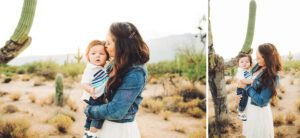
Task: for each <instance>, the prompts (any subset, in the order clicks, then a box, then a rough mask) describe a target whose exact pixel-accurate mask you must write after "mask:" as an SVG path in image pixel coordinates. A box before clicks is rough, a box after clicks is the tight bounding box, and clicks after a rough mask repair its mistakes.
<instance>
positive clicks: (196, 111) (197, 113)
mask: <svg viewBox="0 0 300 138" xmlns="http://www.w3.org/2000/svg"><path fill="white" fill-rule="evenodd" d="M187 113H188V114H190V115H191V116H193V117H196V118H201V117H204V116H205V112H203V111H202V110H201V109H199V108H198V107H194V108H190V109H188V111H187Z"/></svg>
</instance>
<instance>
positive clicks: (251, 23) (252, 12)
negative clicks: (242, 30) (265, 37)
mask: <svg viewBox="0 0 300 138" xmlns="http://www.w3.org/2000/svg"><path fill="white" fill-rule="evenodd" d="M255 17H256V2H255V0H251V1H250V4H249V17H248V27H247V34H246V38H245V41H244V44H243V48H242V50H241V52H243V53H247V54H250V53H251V52H252V49H251V45H252V42H253V36H254V29H255Z"/></svg>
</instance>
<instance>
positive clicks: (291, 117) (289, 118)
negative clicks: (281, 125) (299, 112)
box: [285, 112, 296, 124]
mask: <svg viewBox="0 0 300 138" xmlns="http://www.w3.org/2000/svg"><path fill="white" fill-rule="evenodd" d="M285 121H286V123H287V124H293V123H294V121H296V116H295V114H294V113H293V112H288V113H286V115H285Z"/></svg>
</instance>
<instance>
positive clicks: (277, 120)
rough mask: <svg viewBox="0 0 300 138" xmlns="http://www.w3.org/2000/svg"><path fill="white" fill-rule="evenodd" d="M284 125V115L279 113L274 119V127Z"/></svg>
mask: <svg viewBox="0 0 300 138" xmlns="http://www.w3.org/2000/svg"><path fill="white" fill-rule="evenodd" d="M283 123H284V118H283V115H282V113H278V114H276V115H275V117H274V125H275V126H281V125H282V124H283Z"/></svg>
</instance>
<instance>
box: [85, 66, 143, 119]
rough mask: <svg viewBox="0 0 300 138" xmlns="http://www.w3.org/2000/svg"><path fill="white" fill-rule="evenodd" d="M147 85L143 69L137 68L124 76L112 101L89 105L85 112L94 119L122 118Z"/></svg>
mask: <svg viewBox="0 0 300 138" xmlns="http://www.w3.org/2000/svg"><path fill="white" fill-rule="evenodd" d="M144 85H145V75H144V72H143V71H142V70H135V71H133V72H131V73H128V75H126V76H125V77H124V80H123V83H122V85H121V86H120V87H119V88H118V89H117V91H116V94H115V95H114V97H113V99H112V101H110V102H109V103H107V104H103V105H95V106H87V108H86V109H85V114H86V115H87V116H88V117H90V118H92V119H106V120H121V119H123V118H124V116H125V115H126V114H127V113H128V110H129V108H130V106H131V105H132V104H133V102H134V101H135V99H136V97H137V96H138V95H139V94H140V92H141V91H142V89H143V88H144Z"/></svg>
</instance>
